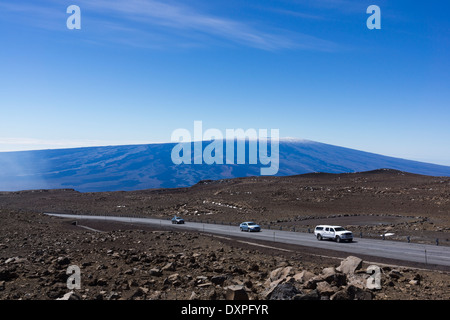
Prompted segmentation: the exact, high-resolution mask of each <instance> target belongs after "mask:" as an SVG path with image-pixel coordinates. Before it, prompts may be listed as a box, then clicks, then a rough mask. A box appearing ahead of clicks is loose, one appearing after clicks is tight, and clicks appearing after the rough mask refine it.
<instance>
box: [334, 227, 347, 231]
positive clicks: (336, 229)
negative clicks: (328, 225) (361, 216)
mask: <svg viewBox="0 0 450 320" xmlns="http://www.w3.org/2000/svg"><path fill="white" fill-rule="evenodd" d="M334 231H345V229H344V228H342V227H339V228H334Z"/></svg>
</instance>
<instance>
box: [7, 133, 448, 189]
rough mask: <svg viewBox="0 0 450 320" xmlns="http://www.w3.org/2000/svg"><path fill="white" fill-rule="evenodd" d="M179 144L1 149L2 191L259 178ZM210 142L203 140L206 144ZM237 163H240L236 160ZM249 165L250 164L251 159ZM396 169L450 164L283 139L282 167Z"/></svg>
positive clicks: (283, 170) (429, 170)
mask: <svg viewBox="0 0 450 320" xmlns="http://www.w3.org/2000/svg"><path fill="white" fill-rule="evenodd" d="M175 145H176V144H175V143H163V144H146V145H124V146H105V147H86V148H73V149H54V150H36V151H17V152H0V191H18V190H30V189H57V188H73V189H75V190H78V191H81V192H96V191H120V190H123V191H129V190H140V189H150V188H175V187H187V186H191V185H194V184H196V183H197V182H199V181H201V180H218V179H229V178H237V177H246V176H259V175H260V168H261V167H262V166H263V165H261V164H252V165H251V164H230V165H226V164H223V165H208V164H204V163H203V164H191V165H188V164H180V165H175V164H174V163H173V162H172V159H171V151H172V149H173V148H174V146H175ZM207 145H208V142H204V143H203V148H205V147H206V146H207ZM235 163H236V162H235ZM246 163H248V162H246ZM382 168H387V169H395V170H400V171H405V172H410V173H416V174H423V175H430V176H450V167H449V166H442V165H436V164H430V163H424V162H418V161H412V160H405V159H399V158H394V157H388V156H383V155H379V154H374V153H369V152H364V151H359V150H354V149H349V148H344V147H338V146H333V145H329V144H324V143H320V142H314V141H306V140H294V139H288V140H281V141H280V144H279V170H278V173H277V174H276V175H278V176H287V175H297V174H303V173H310V172H328V173H347V172H362V171H371V170H376V169H382Z"/></svg>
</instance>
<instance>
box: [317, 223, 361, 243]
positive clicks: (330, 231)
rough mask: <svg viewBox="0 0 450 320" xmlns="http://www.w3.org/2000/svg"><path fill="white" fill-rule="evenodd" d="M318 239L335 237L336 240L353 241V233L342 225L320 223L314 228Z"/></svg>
mask: <svg viewBox="0 0 450 320" xmlns="http://www.w3.org/2000/svg"><path fill="white" fill-rule="evenodd" d="M314 235H315V236H316V238H317V240H322V239H333V240H335V241H336V242H341V241H348V242H352V241H353V233H352V232H351V231H349V230H346V229H345V228H343V227H341V226H329V225H319V226H316V228H315V229H314Z"/></svg>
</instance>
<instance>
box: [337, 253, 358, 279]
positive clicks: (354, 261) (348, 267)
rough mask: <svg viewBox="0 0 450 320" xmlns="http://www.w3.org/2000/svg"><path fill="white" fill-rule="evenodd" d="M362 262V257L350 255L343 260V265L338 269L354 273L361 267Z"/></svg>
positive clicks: (346, 272)
mask: <svg viewBox="0 0 450 320" xmlns="http://www.w3.org/2000/svg"><path fill="white" fill-rule="evenodd" d="M362 262H363V261H362V259H360V258H358V257H355V256H348V257H347V258H345V259H344V260H342V262H341V265H340V266H339V267H337V268H336V270H337V271H339V272H342V273H345V274H347V275H349V274H354V273H355V271H356V270H359V269H361V267H362Z"/></svg>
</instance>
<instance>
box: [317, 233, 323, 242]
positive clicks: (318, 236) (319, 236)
mask: <svg viewBox="0 0 450 320" xmlns="http://www.w3.org/2000/svg"><path fill="white" fill-rule="evenodd" d="M317 240H319V241H321V240H322V235H321V234H320V233H319V234H318V235H317Z"/></svg>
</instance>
